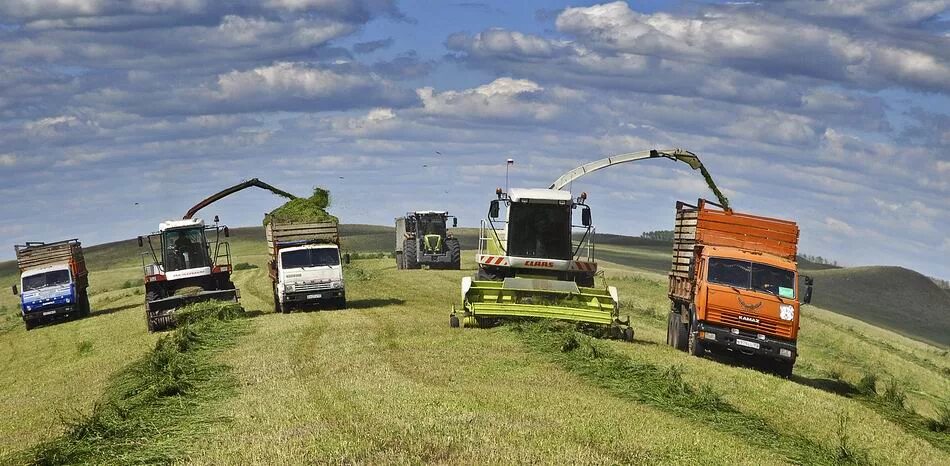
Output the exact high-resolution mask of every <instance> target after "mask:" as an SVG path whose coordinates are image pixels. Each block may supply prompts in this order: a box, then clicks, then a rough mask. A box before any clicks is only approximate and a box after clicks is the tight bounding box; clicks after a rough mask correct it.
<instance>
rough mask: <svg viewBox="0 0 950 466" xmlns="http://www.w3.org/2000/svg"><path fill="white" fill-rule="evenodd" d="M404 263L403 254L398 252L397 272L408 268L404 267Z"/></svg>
mask: <svg viewBox="0 0 950 466" xmlns="http://www.w3.org/2000/svg"><path fill="white" fill-rule="evenodd" d="M402 261H403V258H402V253H401V252H399V251H396V270H402V269H404V268H406V267H405V266H404V265H403V263H402Z"/></svg>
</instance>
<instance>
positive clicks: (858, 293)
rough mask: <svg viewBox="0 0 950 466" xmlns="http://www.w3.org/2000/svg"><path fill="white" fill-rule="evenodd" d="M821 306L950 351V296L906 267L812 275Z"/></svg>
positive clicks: (867, 268)
mask: <svg viewBox="0 0 950 466" xmlns="http://www.w3.org/2000/svg"><path fill="white" fill-rule="evenodd" d="M808 273H809V274H810V275H811V276H812V277H813V278H814V279H815V295H814V298H813V302H814V304H815V305H816V306H818V307H822V308H825V309H833V310H835V312H838V313H841V314H844V315H847V316H851V317H854V318H857V319H861V320H863V321H865V322H868V323H871V324H874V325H876V326H879V327H883V328H888V329H892V330H895V331H897V332H900V333H902V334H904V335H909V336H913V337H914V338H919V339H923V340H925V341H928V342H933V343H936V344H938V345H940V346H943V347H947V346H950V295H948V294H947V293H946V292H944V291H943V290H941V289H940V288H939V287H938V286H937V285H936V284H935V283H933V281H931V280H930V279H929V278H927V277H925V276H923V275H921V274H919V273H917V272H914V271H913V270H908V269H905V268H902V267H850V268H843V269H829V270H816V271H809V272H808Z"/></svg>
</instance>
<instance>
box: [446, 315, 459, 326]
mask: <svg viewBox="0 0 950 466" xmlns="http://www.w3.org/2000/svg"><path fill="white" fill-rule="evenodd" d="M460 325H461V322H459V318H458V316H457V315H455V314H452V315H450V316H449V327H451V328H459V326H460Z"/></svg>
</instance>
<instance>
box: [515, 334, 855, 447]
mask: <svg viewBox="0 0 950 466" xmlns="http://www.w3.org/2000/svg"><path fill="white" fill-rule="evenodd" d="M513 329H514V331H515V332H516V333H517V334H519V335H520V336H521V337H522V338H523V340H524V341H525V343H526V344H527V345H528V347H530V348H531V349H533V350H535V351H537V352H539V353H542V354H544V355H547V356H548V357H549V358H550V359H551V360H553V361H554V362H555V363H557V364H559V365H560V366H562V367H564V368H565V369H567V370H568V371H570V372H572V373H574V374H577V375H579V376H581V377H582V378H584V379H585V380H587V381H589V382H590V383H592V384H593V385H596V386H599V387H601V388H604V389H607V390H608V391H610V392H611V393H613V394H614V395H616V396H618V397H621V398H624V399H629V400H631V401H635V402H638V403H643V404H646V405H649V406H653V407H655V408H659V409H661V410H663V411H666V412H670V413H672V414H675V415H677V416H682V417H685V418H689V419H693V420H697V421H700V422H702V423H705V424H706V425H709V426H710V427H711V428H713V429H716V430H718V431H720V432H724V433H728V434H732V435H735V436H737V437H740V438H742V439H744V440H745V441H748V442H749V443H750V444H753V445H756V446H757V447H760V448H763V449H768V450H771V451H775V452H777V453H779V454H781V455H783V456H785V457H786V458H788V459H789V460H790V461H791V462H794V463H798V464H822V465H823V464H829V465H830V464H869V459H868V456H867V453H866V452H864V451H862V450H860V449H858V448H857V447H856V446H855V445H854V444H853V442H851V440H850V439H849V438H848V436H847V434H846V429H845V426H846V425H847V423H848V422H849V421H848V419H847V417H846V416H844V415H842V416H839V423H840V424H841V428H839V429H838V432H837V433H836V436H835V438H833V439H830V440H831V441H830V442H829V443H828V444H820V443H817V442H815V441H813V440H810V439H808V438H805V437H802V436H797V435H789V434H787V433H783V432H780V431H778V430H776V429H775V428H773V427H772V426H771V425H770V424H769V423H768V422H767V421H766V420H765V419H762V418H760V417H758V416H754V415H750V414H746V413H743V412H741V411H739V410H738V409H737V408H735V407H734V406H732V405H730V404H729V403H727V402H725V401H723V400H722V398H721V397H720V396H719V394H717V393H715V392H714V391H713V390H712V389H711V388H710V387H708V386H701V387H699V388H694V387H692V386H691V385H689V384H688V383H687V382H686V381H685V380H684V379H683V377H682V373H681V371H680V369H679V368H678V367H677V366H671V367H667V368H664V367H660V366H657V365H654V364H649V363H643V362H637V361H634V360H632V359H630V358H629V357H627V356H625V355H622V354H620V353H618V352H616V351H614V350H612V349H610V348H609V347H607V345H606V344H604V343H602V342H599V341H596V340H595V339H593V338H591V337H590V336H588V335H585V334H582V333H579V332H577V331H575V330H574V329H573V328H572V327H570V326H565V325H559V324H553V323H521V324H518V325H515V326H514V327H513ZM685 434H687V435H689V433H685Z"/></svg>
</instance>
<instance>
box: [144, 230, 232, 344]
mask: <svg viewBox="0 0 950 466" xmlns="http://www.w3.org/2000/svg"><path fill="white" fill-rule="evenodd" d="M217 220H218V219H217V217H215V224H214V225H205V223H204V221H203V220H201V219H194V218H189V219H184V220H170V221H167V222H162V223H161V224H160V225H159V231H158V232H155V233H152V234H151V235H148V236H147V237H146V238H145V239H143V237H139V246H140V247H144V245H145V243H146V242H147V243H148V246H149V252H147V253H144V254H143V255H142V269H143V272H144V275H145V310H146V317H147V319H148V329H149V331H159V330H164V329H166V328H168V327H170V326H172V325H173V324H174V311H175V310H176V309H178V308H180V307H182V306H184V305H185V304H189V303H193V302H200V301H208V300H212V299H215V300H221V301H235V302H237V300H238V298H239V297H240V293H239V291H238V290H237V288H235V286H234V283H232V282H231V270H232V267H231V248H230V244H229V243H228V242H227V241H226V240H222V238H221V236H222V234H223V236H224V237H225V238H227V237H228V236H230V232H229V231H228V227H226V226H220V225H218V222H217ZM212 238H213V243H214V244H213V245H212V241H211V239H212ZM147 256H151V261H150V262H148V261H146V258H147Z"/></svg>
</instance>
